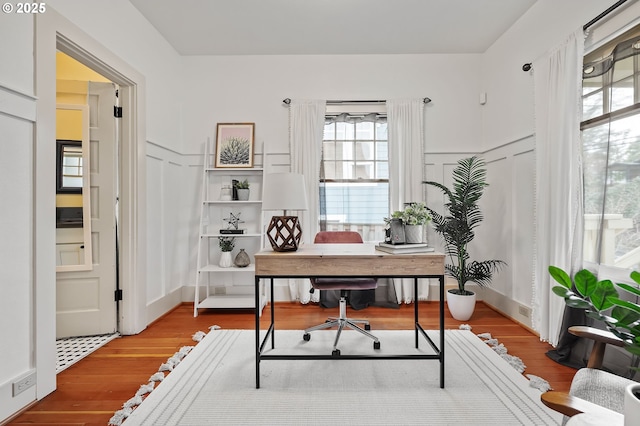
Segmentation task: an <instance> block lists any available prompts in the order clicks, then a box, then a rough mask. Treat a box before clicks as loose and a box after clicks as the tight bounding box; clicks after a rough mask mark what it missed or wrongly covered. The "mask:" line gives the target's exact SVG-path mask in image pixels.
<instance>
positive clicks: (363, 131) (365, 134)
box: [356, 121, 374, 140]
mask: <svg viewBox="0 0 640 426" xmlns="http://www.w3.org/2000/svg"><path fill="white" fill-rule="evenodd" d="M373 124H374V123H373V122H369V121H365V122H362V123H356V139H359V140H363V139H364V140H373V138H374V130H373V129H374V127H373Z"/></svg>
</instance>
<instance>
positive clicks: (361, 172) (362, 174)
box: [355, 162, 375, 179]
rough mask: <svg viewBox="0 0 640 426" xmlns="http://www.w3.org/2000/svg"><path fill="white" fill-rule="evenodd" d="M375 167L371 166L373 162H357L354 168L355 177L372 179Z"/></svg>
mask: <svg viewBox="0 0 640 426" xmlns="http://www.w3.org/2000/svg"><path fill="white" fill-rule="evenodd" d="M374 172H375V169H374V167H373V162H359V163H358V164H357V165H356V170H355V178H356V179H373V178H375V175H374Z"/></svg>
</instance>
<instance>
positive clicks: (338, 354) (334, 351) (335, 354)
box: [331, 349, 340, 356]
mask: <svg viewBox="0 0 640 426" xmlns="http://www.w3.org/2000/svg"><path fill="white" fill-rule="evenodd" d="M331 355H333V356H340V349H334V350H333V352H331Z"/></svg>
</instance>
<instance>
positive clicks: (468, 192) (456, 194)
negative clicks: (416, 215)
mask: <svg viewBox="0 0 640 426" xmlns="http://www.w3.org/2000/svg"><path fill="white" fill-rule="evenodd" d="M486 173H487V171H486V169H485V164H484V161H482V159H480V158H478V157H475V156H474V157H470V158H465V159H462V160H460V161H458V165H457V166H456V168H455V169H454V170H453V191H452V190H450V189H449V188H447V187H446V186H444V185H442V184H441V183H439V182H433V181H425V182H423V183H425V184H427V185H432V186H435V187H436V188H438V189H440V190H441V191H442V192H443V193H444V194H445V195H446V196H447V197H448V202H446V203H445V204H444V207H445V210H446V212H445V213H443V214H439V213H438V212H436V211H434V210H432V209H430V208H428V210H429V213H430V214H431V217H432V218H433V227H434V230H435V231H436V233H437V234H439V235H440V236H441V237H442V238H443V240H444V252H445V255H447V256H448V257H449V259H450V263H448V264H445V271H446V272H447V275H450V276H452V277H453V278H455V279H456V281H457V282H458V288H457V289H452V290H448V291H447V307H448V308H449V311H450V312H451V315H452V316H453V317H454V318H455V319H457V320H458V321H466V320H468V319H469V318H471V315H473V311H474V309H475V304H476V294H475V293H474V292H473V291H470V290H467V289H466V288H465V286H466V284H467V282H469V281H473V282H475V283H476V284H478V285H479V286H481V287H483V286H488V285H489V284H491V278H492V277H493V273H494V272H497V271H498V270H499V269H500V268H501V267H502V266H504V265H506V264H505V262H503V261H502V260H483V261H476V260H473V261H471V260H470V256H469V249H468V246H469V243H470V242H471V241H472V240H473V238H474V237H475V233H474V229H475V228H476V227H478V225H480V222H482V220H483V219H484V217H483V215H482V212H481V211H480V207H479V206H478V201H479V200H480V197H482V193H483V191H484V188H485V187H486V186H488V184H487V183H486V181H485V177H486Z"/></svg>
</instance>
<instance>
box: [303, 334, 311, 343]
mask: <svg viewBox="0 0 640 426" xmlns="http://www.w3.org/2000/svg"><path fill="white" fill-rule="evenodd" d="M302 339H303V340H304V341H305V342H308V341H309V340H311V334H309V333H304V334H303V335H302Z"/></svg>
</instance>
